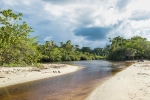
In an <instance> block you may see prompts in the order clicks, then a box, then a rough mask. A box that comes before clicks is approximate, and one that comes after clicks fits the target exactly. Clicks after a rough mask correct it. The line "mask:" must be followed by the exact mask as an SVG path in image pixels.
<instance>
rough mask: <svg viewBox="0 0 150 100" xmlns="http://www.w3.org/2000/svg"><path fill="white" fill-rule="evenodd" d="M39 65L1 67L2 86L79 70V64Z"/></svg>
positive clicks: (0, 84)
mask: <svg viewBox="0 0 150 100" xmlns="http://www.w3.org/2000/svg"><path fill="white" fill-rule="evenodd" d="M43 66H44V68H37V67H0V87H4V86H9V85H14V84H19V83H24V82H29V81H34V80H39V79H43V78H49V77H54V76H59V75H63V74H67V73H71V72H75V71H77V70H78V69H79V68H78V67H77V66H72V65H66V64H43Z"/></svg>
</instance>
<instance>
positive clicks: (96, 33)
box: [74, 27, 111, 41]
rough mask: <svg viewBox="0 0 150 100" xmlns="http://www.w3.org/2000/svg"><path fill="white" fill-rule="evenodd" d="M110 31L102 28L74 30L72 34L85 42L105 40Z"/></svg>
mask: <svg viewBox="0 0 150 100" xmlns="http://www.w3.org/2000/svg"><path fill="white" fill-rule="evenodd" d="M110 30H111V29H110V28H103V27H90V28H78V29H75V30H74V33H75V35H76V36H82V37H85V39H87V40H90V41H96V40H103V39H105V38H106V35H107V34H108V32H109V31H110Z"/></svg>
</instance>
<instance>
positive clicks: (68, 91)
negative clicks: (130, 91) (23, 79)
mask: <svg viewBox="0 0 150 100" xmlns="http://www.w3.org/2000/svg"><path fill="white" fill-rule="evenodd" d="M60 63H64V64H71V65H76V66H79V67H81V68H83V67H84V68H83V69H81V70H79V71H77V72H73V73H70V74H66V75H62V76H58V77H52V78H46V79H42V80H37V81H33V82H27V83H23V84H18V85H13V86H9V87H3V88H0V100H84V99H85V98H86V97H87V96H88V95H89V94H90V93H91V92H92V91H93V90H94V89H95V88H96V87H97V86H98V85H100V84H102V83H103V82H104V81H106V80H108V79H109V78H110V77H112V76H113V75H115V74H116V73H117V72H119V71H121V70H122V69H124V68H126V67H127V66H128V65H130V64H131V63H127V62H110V61H105V60H91V61H70V62H60Z"/></svg>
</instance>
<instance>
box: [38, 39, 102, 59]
mask: <svg viewBox="0 0 150 100" xmlns="http://www.w3.org/2000/svg"><path fill="white" fill-rule="evenodd" d="M83 48H84V47H83ZM83 48H82V49H83ZM82 49H80V48H79V46H78V45H75V46H74V45H72V44H71V40H68V41H67V42H66V43H63V42H60V47H59V46H57V45H56V44H55V42H54V41H46V42H45V44H44V45H38V50H39V52H41V53H42V59H41V61H44V62H45V61H47V62H50V61H78V60H94V59H95V60H96V59H102V58H103V57H101V56H99V55H96V52H95V51H93V52H91V49H90V48H89V47H88V51H89V52H84V51H82Z"/></svg>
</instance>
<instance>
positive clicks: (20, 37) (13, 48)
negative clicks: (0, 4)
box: [0, 9, 40, 64]
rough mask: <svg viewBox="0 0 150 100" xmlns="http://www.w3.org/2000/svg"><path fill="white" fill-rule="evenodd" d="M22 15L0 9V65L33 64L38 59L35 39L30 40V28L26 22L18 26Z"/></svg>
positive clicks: (38, 54)
mask: <svg viewBox="0 0 150 100" xmlns="http://www.w3.org/2000/svg"><path fill="white" fill-rule="evenodd" d="M20 20H22V14H21V13H19V14H14V13H13V11H12V10H10V9H8V10H1V9H0V58H1V59H0V63H1V64H4V63H6V64H10V63H15V64H33V63H36V62H37V61H38V60H39V59H40V53H39V52H38V51H37V48H36V46H35V39H36V38H35V37H33V38H31V37H30V33H31V32H33V30H32V28H31V27H29V26H28V25H27V23H26V22H23V23H22V24H19V23H20V22H19V21H20Z"/></svg>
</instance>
